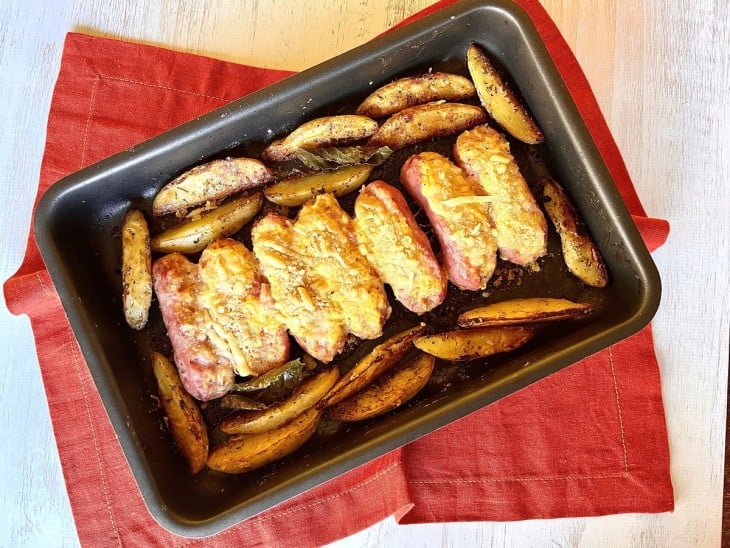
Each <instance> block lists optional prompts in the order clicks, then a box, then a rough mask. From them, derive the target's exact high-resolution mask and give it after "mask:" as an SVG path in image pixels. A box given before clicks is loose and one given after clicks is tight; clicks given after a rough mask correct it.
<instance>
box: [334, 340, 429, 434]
mask: <svg viewBox="0 0 730 548" xmlns="http://www.w3.org/2000/svg"><path fill="white" fill-rule="evenodd" d="M435 363H436V358H435V357H434V356H431V355H429V354H424V353H418V354H417V355H416V356H414V357H413V358H411V359H410V360H406V361H404V362H403V363H400V364H398V365H396V366H395V367H394V368H393V369H391V370H390V371H388V372H387V373H385V374H384V375H383V376H382V377H380V378H378V379H376V380H375V381H373V382H372V383H371V384H369V385H368V386H366V387H365V388H363V389H362V390H360V391H359V392H356V393H355V394H353V395H352V396H350V397H349V398H347V399H346V400H343V401H341V402H340V403H338V404H336V405H333V406H332V407H330V408H329V409H328V410H327V414H328V415H329V417H330V418H332V419H335V420H339V421H344V422H352V421H362V420H365V419H370V418H372V417H376V416H378V415H382V414H383V413H387V412H388V411H392V410H393V409H396V408H397V407H400V406H401V405H403V404H404V403H406V402H407V401H409V400H410V399H411V398H413V396H415V395H416V394H418V392H420V391H421V389H422V388H423V387H424V386H426V383H427V382H428V380H429V379H430V378H431V373H433V366H434V364H435Z"/></svg>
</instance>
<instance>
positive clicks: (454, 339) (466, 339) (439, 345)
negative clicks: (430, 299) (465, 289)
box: [413, 326, 534, 361]
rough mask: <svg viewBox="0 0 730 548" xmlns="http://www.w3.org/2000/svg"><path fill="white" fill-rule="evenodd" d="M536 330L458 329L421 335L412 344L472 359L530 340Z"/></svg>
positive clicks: (443, 356) (453, 358)
mask: <svg viewBox="0 0 730 548" xmlns="http://www.w3.org/2000/svg"><path fill="white" fill-rule="evenodd" d="M533 333H534V330H533V329H531V328H529V327H523V326H514V327H479V328H475V329H457V330H454V331H446V332H444V333H436V334H435V335H425V336H423V337H418V338H416V339H415V340H414V341H413V345H414V346H415V347H416V348H418V349H419V350H422V351H423V352H426V353H428V354H431V355H433V356H436V357H437V358H441V359H443V360H448V361H469V360H476V359H479V358H485V357H487V356H491V355H492V354H499V353H501V352H509V351H510V350H514V349H515V348H518V347H520V346H522V345H523V344H525V343H526V342H527V341H529V340H530V339H531V338H532V335H533Z"/></svg>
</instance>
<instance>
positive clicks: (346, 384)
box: [317, 325, 426, 408]
mask: <svg viewBox="0 0 730 548" xmlns="http://www.w3.org/2000/svg"><path fill="white" fill-rule="evenodd" d="M425 331H426V326H425V325H418V326H416V327H412V328H410V329H406V330H405V331H401V332H400V333H398V334H396V335H393V336H392V337H390V338H389V339H387V340H386V341H384V342H382V343H380V344H379V345H378V346H376V347H375V348H373V350H372V352H370V354H368V355H366V356H365V357H364V358H362V359H361V360H360V361H358V362H357V363H356V364H355V365H354V366H353V368H352V369H350V371H348V372H347V373H345V374H344V375H343V376H342V377H340V379H339V380H338V381H337V383H336V384H335V385H334V386H333V387H332V389H331V390H330V391H329V392H328V393H327V395H326V396H325V397H324V398H322V399H321V400H320V401H319V403H318V404H317V407H318V408H324V407H330V406H332V405H334V404H336V403H339V402H341V401H342V400H344V399H346V398H348V397H350V396H351V395H353V394H354V393H355V392H357V391H358V390H360V389H361V388H363V387H365V386H367V385H368V384H370V383H371V382H372V381H374V380H375V379H377V378H378V377H380V376H381V375H382V374H383V373H385V372H386V371H388V370H389V369H390V368H391V367H393V366H394V365H395V364H396V363H398V361H399V360H400V359H401V358H403V357H404V356H405V355H406V354H407V353H408V352H409V351H410V350H411V343H412V342H413V340H414V339H415V338H416V337H418V336H420V335H422V334H423V333H425Z"/></svg>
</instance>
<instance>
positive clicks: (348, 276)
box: [252, 194, 390, 361]
mask: <svg viewBox="0 0 730 548" xmlns="http://www.w3.org/2000/svg"><path fill="white" fill-rule="evenodd" d="M252 238H253V246H254V253H255V254H256V257H257V258H258V260H259V262H260V264H261V268H262V270H263V273H264V275H265V276H266V278H267V279H268V280H269V282H270V284H271V293H272V296H273V297H274V300H275V301H276V306H277V308H278V310H279V311H280V313H281V314H282V317H283V319H284V323H285V324H286V326H287V327H288V328H289V331H290V332H291V334H292V335H293V336H294V337H295V338H296V339H297V341H298V342H299V343H300V345H301V346H302V347H304V349H305V350H306V351H307V352H308V353H310V354H311V355H313V356H314V357H316V358H318V359H320V360H322V361H331V360H332V359H333V358H334V356H335V355H336V354H337V353H338V352H340V351H341V350H342V348H344V343H345V337H346V335H347V334H348V333H352V334H353V335H355V336H357V337H360V338H363V339H372V338H376V337H378V336H380V334H381V332H382V327H383V323H384V322H385V320H386V319H387V317H388V315H389V314H390V306H389V305H388V301H387V297H386V294H385V291H384V289H383V284H382V282H381V281H380V279H379V278H378V276H377V275H376V274H375V272H374V271H373V269H372V267H371V266H370V264H369V263H368V262H367V260H366V259H365V257H363V255H362V254H361V253H360V251H359V249H358V247H357V242H356V239H355V236H354V227H353V223H352V220H351V219H350V218H349V217H348V215H347V214H346V213H345V212H344V211H343V210H342V209H341V208H340V206H339V204H338V203H337V200H336V199H335V198H334V197H333V196H332V195H330V194H322V195H319V196H318V197H317V198H316V199H315V200H314V201H312V202H309V203H307V204H305V205H304V206H303V207H302V209H301V210H300V212H299V216H298V217H297V220H296V222H293V221H291V220H289V219H286V218H284V217H281V216H278V215H273V214H270V215H267V216H266V217H264V218H263V219H262V220H261V221H259V222H258V223H257V224H256V225H255V226H254V228H253V230H252Z"/></svg>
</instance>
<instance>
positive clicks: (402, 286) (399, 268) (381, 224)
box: [355, 181, 447, 314]
mask: <svg viewBox="0 0 730 548" xmlns="http://www.w3.org/2000/svg"><path fill="white" fill-rule="evenodd" d="M355 233H356V235H357V241H358V244H359V245H360V250H361V251H362V253H363V254H364V255H365V256H366V257H367V259H368V260H369V261H370V263H371V264H372V265H373V266H374V267H375V270H376V271H377V272H378V274H379V275H380V277H381V278H382V279H383V281H384V282H385V283H386V284H388V285H390V286H391V288H392V289H393V293H394V294H395V297H396V298H397V299H398V300H399V301H400V302H401V303H402V304H403V305H404V306H405V307H406V308H407V309H408V310H410V311H412V312H415V313H416V314H423V313H424V312H428V311H429V310H433V309H434V308H436V307H437V306H438V305H440V304H441V303H442V302H443V300H444V298H445V297H446V289H447V277H446V273H445V272H444V270H443V269H442V268H441V265H440V264H439V262H438V260H437V259H436V255H435V254H434V252H433V249H431V244H430V242H429V241H428V237H427V236H426V234H424V232H423V230H421V228H420V227H419V226H418V223H417V222H416V219H415V217H414V216H413V213H412V212H411V210H410V208H409V207H408V204H407V202H406V200H405V198H404V197H403V195H402V194H401V192H400V191H399V190H398V189H396V188H395V187H393V186H391V185H389V184H388V183H385V182H384V181H373V182H372V183H370V184H368V185H367V186H366V187H364V188H363V189H362V190H361V191H360V194H359V195H358V197H357V200H355Z"/></svg>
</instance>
